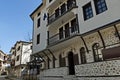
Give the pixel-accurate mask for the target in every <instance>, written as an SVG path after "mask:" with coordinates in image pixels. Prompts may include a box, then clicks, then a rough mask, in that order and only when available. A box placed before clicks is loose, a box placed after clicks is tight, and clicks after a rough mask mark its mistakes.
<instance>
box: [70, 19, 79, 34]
mask: <svg viewBox="0 0 120 80" xmlns="http://www.w3.org/2000/svg"><path fill="white" fill-rule="evenodd" d="M76 25H77V24H76V18H75V19H73V20H72V21H71V33H73V32H76V31H77V30H78V29H77V26H76Z"/></svg>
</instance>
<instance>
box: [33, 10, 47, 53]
mask: <svg viewBox="0 0 120 80" xmlns="http://www.w3.org/2000/svg"><path fill="white" fill-rule="evenodd" d="M44 13H46V15H47V12H46V9H43V10H42V11H41V14H40V16H39V17H40V18H41V24H40V27H39V28H37V19H38V18H39V17H37V14H36V16H35V17H34V31H33V54H34V53H37V52H39V51H41V50H43V49H45V48H46V46H47V27H46V25H47V18H46V19H45V20H43V18H44ZM39 33H40V44H36V43H37V35H38V34H39Z"/></svg>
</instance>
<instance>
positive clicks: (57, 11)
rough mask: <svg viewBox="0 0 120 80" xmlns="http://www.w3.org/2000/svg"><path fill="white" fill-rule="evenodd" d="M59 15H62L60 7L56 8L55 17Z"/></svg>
mask: <svg viewBox="0 0 120 80" xmlns="http://www.w3.org/2000/svg"><path fill="white" fill-rule="evenodd" d="M59 15H60V10H59V8H57V9H56V10H55V18H57V17H58V16H59Z"/></svg>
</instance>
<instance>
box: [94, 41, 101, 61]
mask: <svg viewBox="0 0 120 80" xmlns="http://www.w3.org/2000/svg"><path fill="white" fill-rule="evenodd" d="M99 47H100V46H99V44H98V43H95V44H93V46H92V50H93V56H94V61H95V62H98V61H102V53H101V50H100V49H99Z"/></svg>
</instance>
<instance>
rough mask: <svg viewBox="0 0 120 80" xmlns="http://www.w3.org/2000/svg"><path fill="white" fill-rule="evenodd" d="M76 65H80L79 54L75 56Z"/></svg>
mask: <svg viewBox="0 0 120 80" xmlns="http://www.w3.org/2000/svg"><path fill="white" fill-rule="evenodd" d="M74 64H75V65H78V64H79V58H78V54H74Z"/></svg>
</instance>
